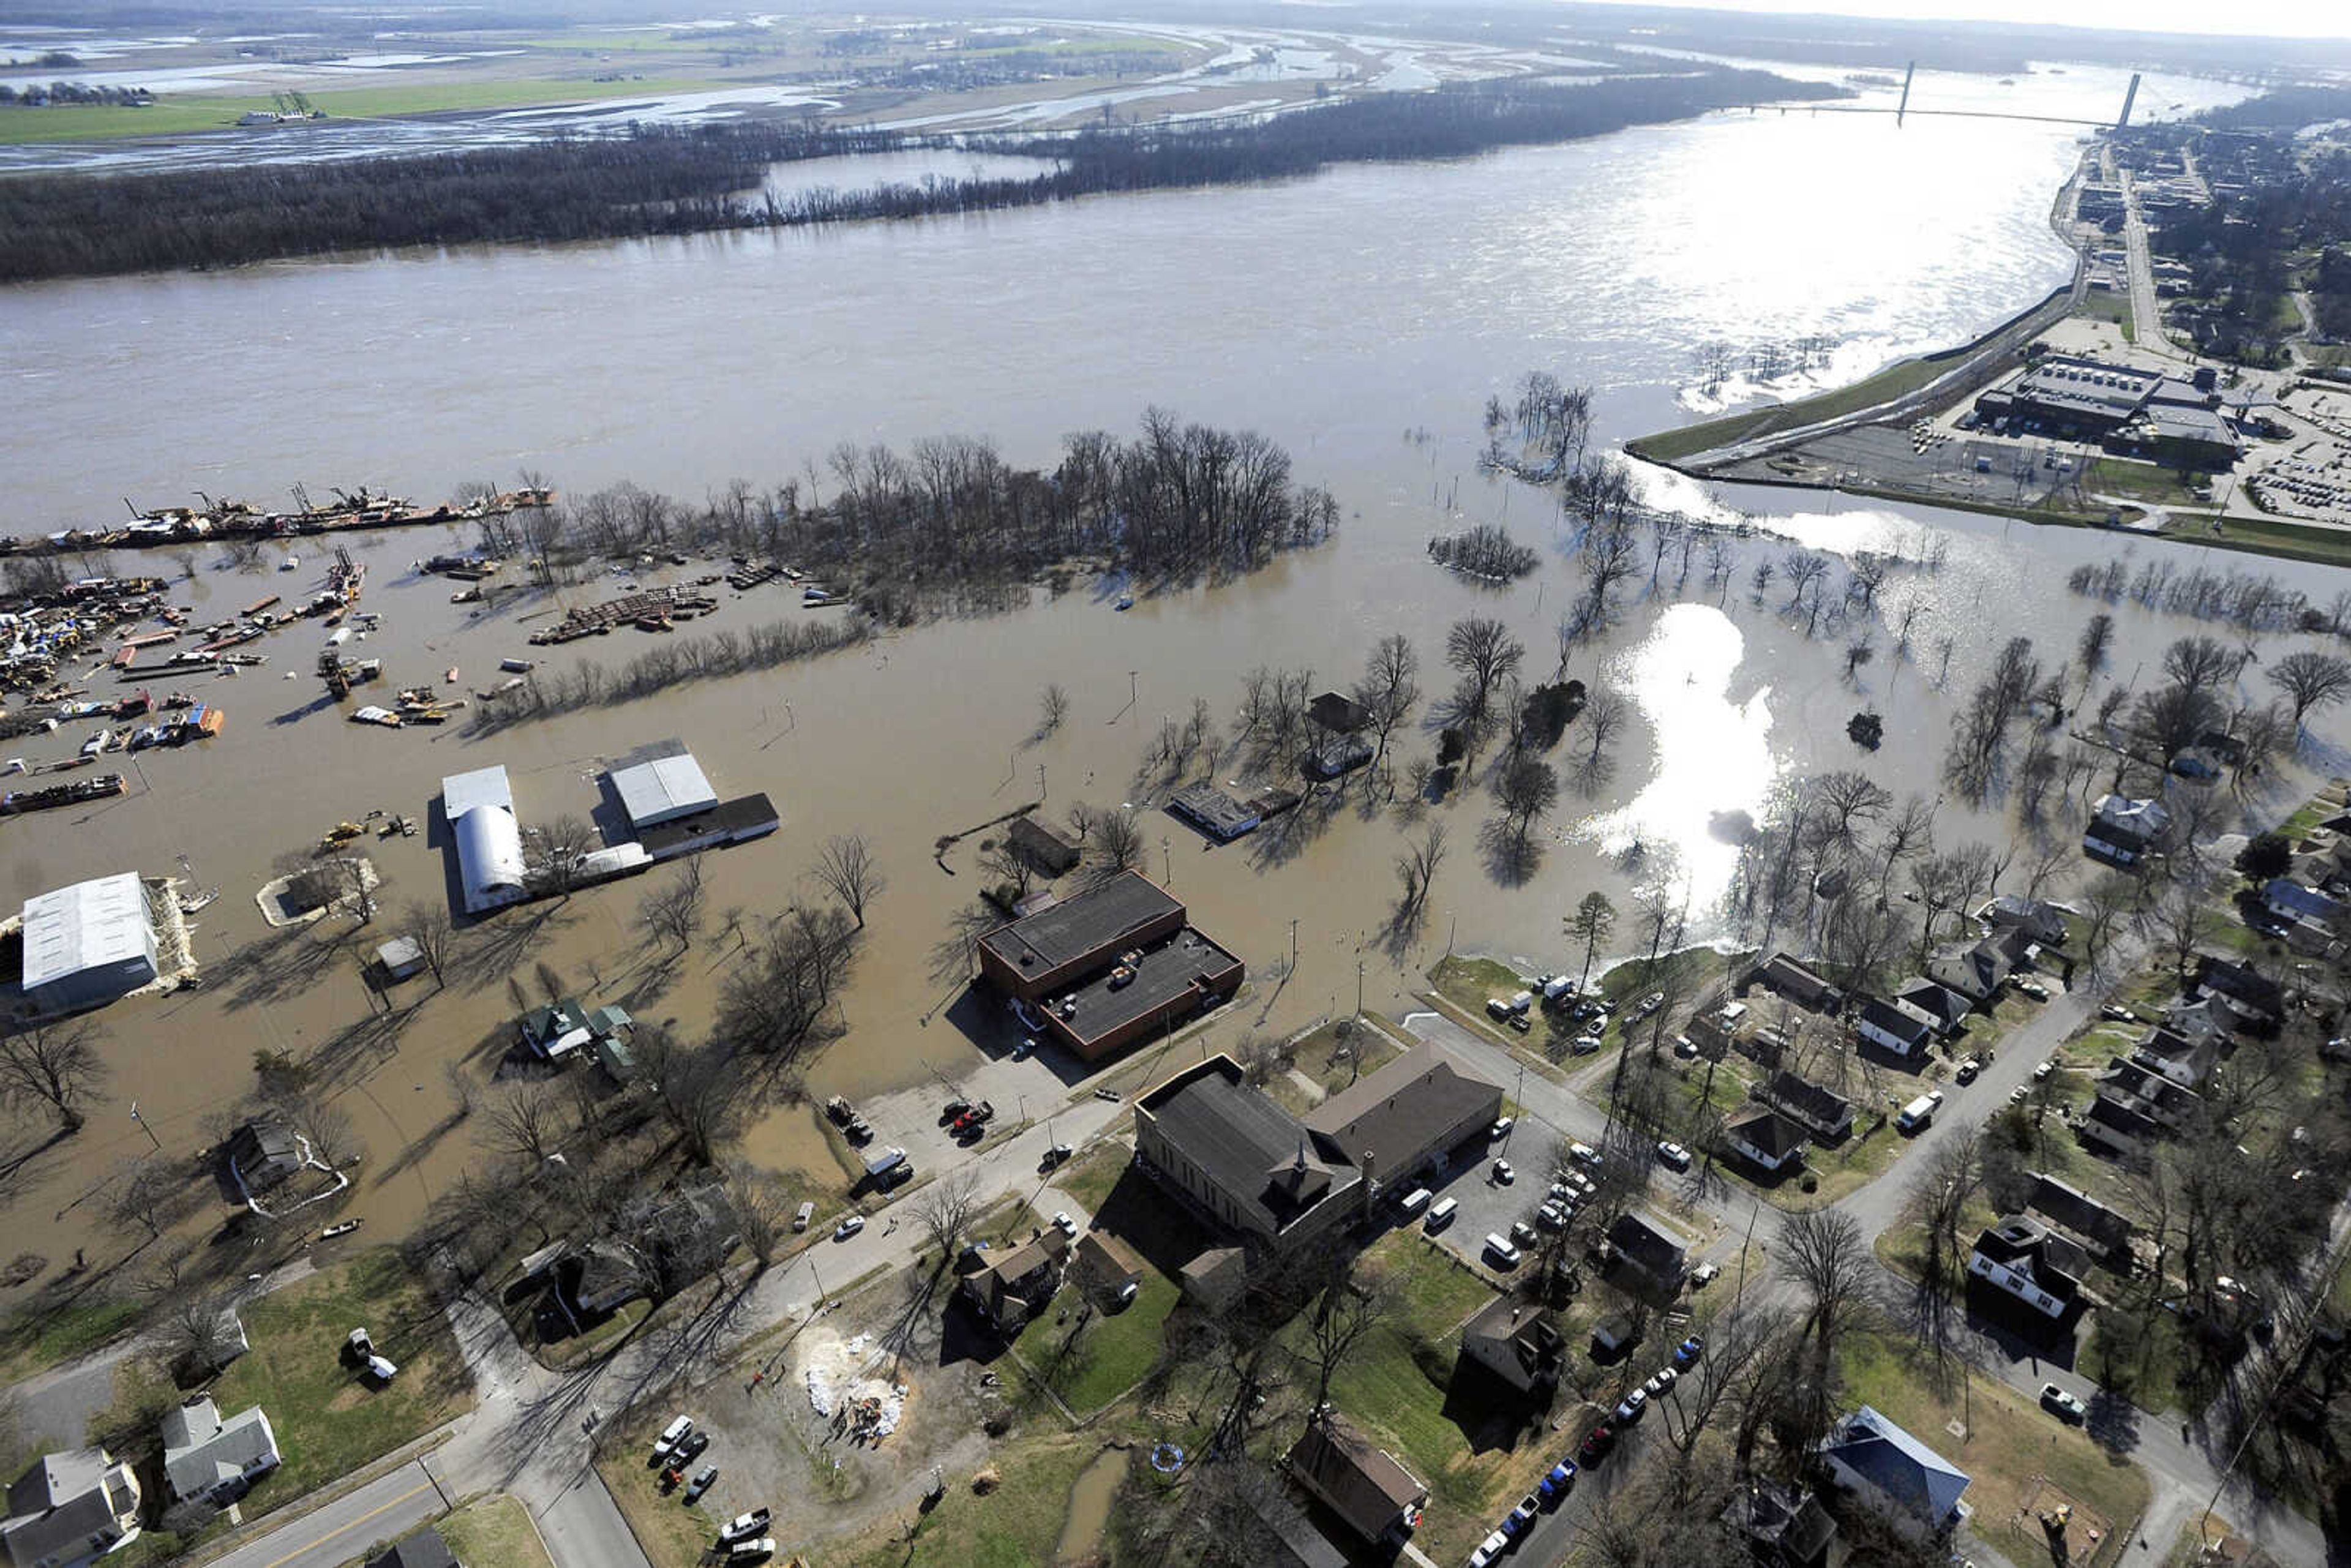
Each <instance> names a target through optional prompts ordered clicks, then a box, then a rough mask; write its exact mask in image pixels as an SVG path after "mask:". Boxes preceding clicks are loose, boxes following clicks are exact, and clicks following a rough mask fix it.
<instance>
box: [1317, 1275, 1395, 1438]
mask: <svg viewBox="0 0 2351 1568" xmlns="http://www.w3.org/2000/svg"><path fill="white" fill-rule="evenodd" d="M1394 1305H1395V1293H1394V1291H1392V1290H1390V1288H1389V1283H1388V1281H1387V1279H1386V1278H1385V1276H1384V1274H1383V1273H1382V1272H1381V1271H1380V1270H1378V1269H1377V1268H1376V1267H1374V1266H1372V1265H1368V1264H1367V1265H1365V1266H1364V1267H1363V1268H1362V1269H1360V1270H1356V1271H1355V1272H1354V1273H1353V1274H1351V1273H1349V1272H1348V1270H1346V1269H1345V1268H1343V1267H1341V1268H1337V1269H1334V1270H1332V1276H1331V1278H1330V1279H1329V1280H1328V1281H1326V1282H1325V1283H1324V1285H1323V1287H1322V1290H1321V1291H1318V1292H1316V1294H1315V1297H1314V1300H1313V1301H1311V1302H1310V1303H1309V1304H1308V1306H1307V1308H1306V1311H1305V1312H1303V1313H1301V1317H1302V1318H1303V1320H1304V1322H1305V1331H1306V1340H1305V1344H1304V1346H1303V1347H1302V1349H1301V1351H1300V1353H1299V1358H1300V1360H1301V1361H1302V1362H1303V1363H1304V1364H1306V1365H1307V1366H1308V1367H1310V1368H1311V1369H1312V1372H1313V1375H1314V1402H1313V1404H1312V1405H1311V1406H1310V1407H1309V1408H1310V1409H1311V1410H1312V1411H1314V1412H1317V1413H1319V1412H1320V1411H1321V1410H1322V1406H1324V1405H1325V1404H1326V1403H1328V1402H1329V1400H1330V1397H1331V1380H1332V1378H1333V1377H1335V1376H1336V1375H1338V1371H1339V1368H1340V1366H1341V1365H1342V1364H1344V1363H1345V1362H1346V1360H1347V1358H1348V1357H1349V1356H1351V1355H1353V1354H1354V1353H1355V1351H1356V1349H1357V1347H1358V1346H1360V1345H1361V1344H1362V1343H1363V1342H1364V1337H1365V1336H1366V1335H1368V1334H1369V1333H1371V1332H1372V1330H1374V1328H1377V1327H1378V1326H1379V1324H1380V1322H1381V1320H1382V1319H1384V1317H1386V1316H1387V1314H1388V1312H1389V1310H1390V1308H1391V1307H1393V1306H1394Z"/></svg>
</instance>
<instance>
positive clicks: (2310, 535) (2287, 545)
mask: <svg viewBox="0 0 2351 1568" xmlns="http://www.w3.org/2000/svg"><path fill="white" fill-rule="evenodd" d="M2163 532H2164V536H2165V537H2166V538H2180V539H2185V540H2187V541H2188V542H2189V543H2190V544H2199V545H2210V547H2211V548H2212V549H2233V550H2243V551H2246V552H2248V553H2250V554H2254V555H2274V556H2283V557H2286V558H2287V559H2292V560H2311V561H2317V562H2319V563H2321V564H2322V565H2325V566H2351V533H2346V531H2345V530H2343V529H2341V528H2314V527H2310V526H2306V525H2304V524H2300V523H2287V522H2280V521H2278V520H2276V519H2274V518H2271V517H2231V518H2229V519H2228V520H2227V522H2226V523H2224V524H2223V525H2222V527H2221V529H2220V532H2219V533H2217V534H2216V533H2214V532H2213V531H2212V525H2211V523H2210V520H2209V519H2207V518H2203V517H2191V518H2189V519H2187V520H2186V521H2184V522H2181V521H2179V520H2177V519H2175V521H2174V522H2173V523H2172V524H2170V525H2168V526H2167V527H2166V528H2164V530H2163Z"/></svg>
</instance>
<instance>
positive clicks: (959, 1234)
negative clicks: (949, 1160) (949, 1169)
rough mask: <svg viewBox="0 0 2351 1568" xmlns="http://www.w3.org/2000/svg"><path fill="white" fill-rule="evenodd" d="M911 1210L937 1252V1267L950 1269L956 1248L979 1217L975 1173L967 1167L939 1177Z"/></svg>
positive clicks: (916, 1200) (977, 1185)
mask: <svg viewBox="0 0 2351 1568" xmlns="http://www.w3.org/2000/svg"><path fill="white" fill-rule="evenodd" d="M979 1210H980V1197H979V1176H978V1173H977V1172H976V1171H973V1170H972V1169H970V1168H969V1167H968V1166H967V1167H966V1168H964V1169H962V1170H958V1171H956V1172H954V1173H953V1174H951V1175H948V1176H942V1177H940V1178H939V1179H938V1180H937V1181H935V1182H933V1183H932V1184H931V1185H930V1186H927V1187H925V1189H924V1190H923V1195H922V1196H921V1197H918V1198H916V1199H915V1200H914V1218H916V1219H918V1220H920V1221H921V1222H922V1226H923V1232H924V1234H925V1235H926V1236H928V1237H929V1238H930V1239H931V1245H932V1246H934V1247H935V1248H937V1249H939V1266H940V1267H941V1268H947V1267H951V1266H952V1265H953V1264H954V1262H955V1255H956V1248H958V1247H960V1246H962V1245H963V1239H964V1236H965V1235H966V1233H967V1232H968V1231H969V1230H970V1229H971V1222H972V1221H973V1220H974V1219H976V1218H978V1216H979Z"/></svg>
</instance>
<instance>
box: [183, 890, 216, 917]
mask: <svg viewBox="0 0 2351 1568" xmlns="http://www.w3.org/2000/svg"><path fill="white" fill-rule="evenodd" d="M219 896H220V889H219V888H216V887H208V888H206V889H204V892H202V893H185V894H181V895H180V913H181V914H183V915H194V914H196V913H198V912H199V911H201V910H203V909H204V908H206V907H207V906H209V905H210V904H212V902H213V900H214V899H216V898H218V897H219Z"/></svg>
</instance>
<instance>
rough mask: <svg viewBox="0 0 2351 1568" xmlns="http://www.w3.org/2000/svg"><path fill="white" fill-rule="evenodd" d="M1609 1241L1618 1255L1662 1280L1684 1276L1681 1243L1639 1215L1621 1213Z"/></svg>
mask: <svg viewBox="0 0 2351 1568" xmlns="http://www.w3.org/2000/svg"><path fill="white" fill-rule="evenodd" d="M1608 1240H1609V1242H1610V1244H1611V1245H1612V1246H1614V1248H1615V1249H1616V1253H1617V1256H1619V1257H1620V1258H1623V1259H1624V1260H1625V1261H1627V1262H1629V1263H1631V1264H1633V1265H1634V1266H1635V1267H1636V1268H1638V1269H1640V1270H1643V1271H1644V1272H1646V1273H1647V1274H1649V1275H1651V1276H1653V1277H1655V1278H1656V1279H1659V1280H1674V1281H1677V1280H1679V1279H1680V1278H1681V1274H1682V1263H1683V1259H1684V1255H1685V1250H1686V1249H1684V1247H1683V1245H1682V1243H1681V1242H1680V1241H1678V1240H1677V1239H1674V1238H1673V1237H1672V1236H1671V1235H1669V1234H1667V1232H1666V1231H1665V1230H1663V1229H1662V1228H1659V1227H1657V1226H1656V1225H1654V1224H1652V1223H1650V1222H1649V1221H1648V1220H1647V1219H1646V1218H1643V1217H1641V1216H1640V1215H1637V1214H1630V1213H1627V1214H1620V1215H1618V1216H1617V1217H1616V1223H1615V1224H1614V1225H1611V1226H1610V1227H1609V1228H1608Z"/></svg>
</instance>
